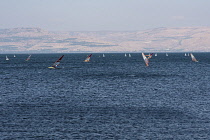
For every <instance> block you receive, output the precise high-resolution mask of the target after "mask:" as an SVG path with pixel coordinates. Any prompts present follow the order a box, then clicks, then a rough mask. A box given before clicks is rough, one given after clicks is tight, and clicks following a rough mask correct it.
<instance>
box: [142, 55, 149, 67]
mask: <svg viewBox="0 0 210 140" xmlns="http://www.w3.org/2000/svg"><path fill="white" fill-rule="evenodd" d="M142 57H143V59H144V62H145V64H146V66H149V59H148V58H147V57H146V56H145V54H144V53H142Z"/></svg>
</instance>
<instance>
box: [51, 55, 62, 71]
mask: <svg viewBox="0 0 210 140" xmlns="http://www.w3.org/2000/svg"><path fill="white" fill-rule="evenodd" d="M63 57H64V55H62V56H61V57H60V58H59V59H58V60H57V61H55V63H54V64H53V65H52V68H57V66H58V65H59V64H60V61H61V60H62V58H63ZM49 68H50V67H49Z"/></svg>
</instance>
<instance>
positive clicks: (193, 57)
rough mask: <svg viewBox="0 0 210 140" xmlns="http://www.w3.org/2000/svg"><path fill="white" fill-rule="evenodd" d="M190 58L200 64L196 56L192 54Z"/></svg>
mask: <svg viewBox="0 0 210 140" xmlns="http://www.w3.org/2000/svg"><path fill="white" fill-rule="evenodd" d="M190 56H191V58H192V61H194V62H198V60H197V59H196V58H195V56H194V55H193V54H192V53H190Z"/></svg>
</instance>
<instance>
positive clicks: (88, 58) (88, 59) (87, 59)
mask: <svg viewBox="0 0 210 140" xmlns="http://www.w3.org/2000/svg"><path fill="white" fill-rule="evenodd" d="M91 56H92V54H90V55H89V56H88V57H87V58H86V59H85V60H84V62H90V58H91Z"/></svg>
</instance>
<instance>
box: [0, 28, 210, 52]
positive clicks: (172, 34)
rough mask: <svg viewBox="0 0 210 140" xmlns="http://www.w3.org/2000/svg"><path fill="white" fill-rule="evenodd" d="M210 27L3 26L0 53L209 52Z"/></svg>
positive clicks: (0, 33) (0, 31)
mask: <svg viewBox="0 0 210 140" xmlns="http://www.w3.org/2000/svg"><path fill="white" fill-rule="evenodd" d="M209 51H210V27H185V28H156V29H151V30H144V31H97V32H96V31H92V32H91V31H90V32H82V31H81V32H50V31H46V30H43V29H40V28H12V29H0V52H1V53H61V52H62V53H77V52H209Z"/></svg>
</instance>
